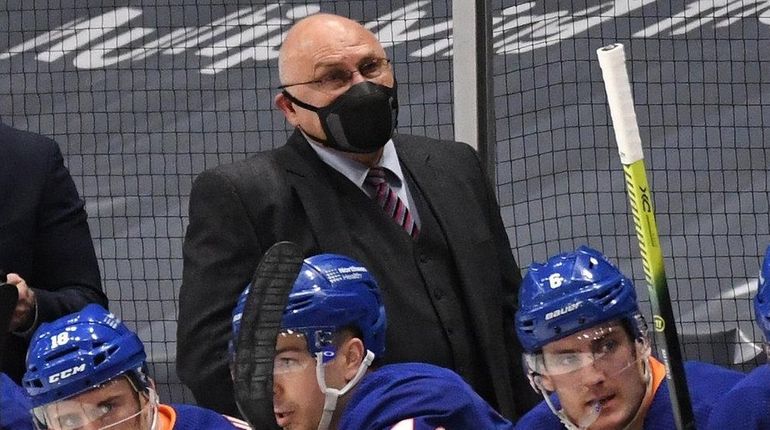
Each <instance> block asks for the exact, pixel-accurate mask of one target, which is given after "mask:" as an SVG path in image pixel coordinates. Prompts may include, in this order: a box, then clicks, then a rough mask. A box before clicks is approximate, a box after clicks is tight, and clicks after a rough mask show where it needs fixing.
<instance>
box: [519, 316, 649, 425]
mask: <svg viewBox="0 0 770 430" xmlns="http://www.w3.org/2000/svg"><path fill="white" fill-rule="evenodd" d="M649 354H650V346H649V341H648V340H647V337H646V335H643V336H640V337H639V338H637V339H632V338H631V336H630V335H629V333H628V331H627V329H626V328H625V327H624V325H623V323H622V322H621V321H611V322H608V323H605V324H601V325H599V326H596V327H592V328H590V329H587V330H583V331H580V332H578V333H575V334H574V335H571V336H568V337H566V338H563V339H559V340H557V341H554V342H551V343H549V344H547V345H546V346H545V347H543V350H542V351H541V352H539V353H536V354H525V356H524V359H525V362H526V364H527V367H528V368H529V372H530V377H531V378H532V381H533V384H534V385H535V386H536V388H538V390H539V391H541V392H542V393H543V396H544V397H545V398H546V401H547V402H548V403H549V407H550V408H551V409H552V410H553V411H554V413H556V414H557V416H559V417H560V418H562V419H564V418H566V415H569V417H570V418H569V421H570V422H571V423H572V424H573V425H575V426H577V427H578V428H587V427H588V426H589V425H590V424H591V423H593V422H594V421H596V420H597V419H598V418H599V415H600V414H601V410H602V405H603V401H604V399H605V398H606V395H605V394H606V393H603V391H602V388H600V387H601V386H602V383H603V382H604V383H606V381H611V380H613V379H616V378H622V379H623V380H629V381H631V380H641V379H636V378H637V377H633V378H630V377H629V378H626V377H627V376H629V375H631V372H635V373H636V375H641V376H640V378H642V379H643V378H648V377H649V375H647V367H646V361H647V358H648V357H649ZM553 391H558V392H560V393H561V392H566V391H568V392H569V395H570V396H573V397H575V398H578V399H580V402H578V404H582V405H583V410H569V411H566V415H565V413H564V412H565V411H562V410H558V411H557V410H556V408H555V406H554V405H553V404H551V402H550V399H549V397H548V394H549V393H551V392H553ZM572 403H573V405H574V402H572ZM573 409H574V406H573Z"/></svg>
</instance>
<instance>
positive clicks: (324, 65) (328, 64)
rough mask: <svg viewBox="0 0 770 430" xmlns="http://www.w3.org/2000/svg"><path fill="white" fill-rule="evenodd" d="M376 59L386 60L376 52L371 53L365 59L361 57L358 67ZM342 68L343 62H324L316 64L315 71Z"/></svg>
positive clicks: (357, 63)
mask: <svg viewBox="0 0 770 430" xmlns="http://www.w3.org/2000/svg"><path fill="white" fill-rule="evenodd" d="M375 58H386V57H380V56H379V55H377V54H375V53H374V52H370V53H368V54H366V55H364V56H363V57H361V59H360V60H359V61H357V62H356V65H358V66H360V65H361V64H363V63H365V62H367V61H369V60H372V59H375ZM341 66H343V62H341V61H327V62H323V61H322V62H320V63H318V64H316V65H315V67H314V69H315V70H318V69H333V68H335V67H341Z"/></svg>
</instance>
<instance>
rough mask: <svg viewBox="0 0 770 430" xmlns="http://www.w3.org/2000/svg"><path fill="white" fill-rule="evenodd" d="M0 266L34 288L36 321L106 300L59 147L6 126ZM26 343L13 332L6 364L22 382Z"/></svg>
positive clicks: (0, 154)
mask: <svg viewBox="0 0 770 430" xmlns="http://www.w3.org/2000/svg"><path fill="white" fill-rule="evenodd" d="M0 269H2V270H4V271H5V272H7V273H18V274H19V275H20V276H21V277H22V278H24V280H25V281H26V282H27V285H29V286H30V287H32V288H33V289H34V291H35V295H36V298H37V311H38V320H37V324H38V325H39V324H40V323H41V322H47V321H52V320H54V319H56V318H58V317H60V316H63V315H66V314H69V313H72V312H76V311H78V310H80V309H81V308H82V307H83V306H85V305H86V304H88V303H99V304H101V305H102V306H107V297H106V296H105V295H104V293H103V292H102V287H101V277H100V275H99V266H98V264H97V262H96V254H95V253H94V246H93V242H92V241H91V233H90V231H89V229H88V222H87V216H86V211H85V208H84V204H83V201H82V200H81V199H80V197H79V196H78V192H77V189H76V188H75V183H74V182H73V181H72V178H71V177H70V174H69V171H67V169H66V168H65V167H64V160H63V158H62V155H61V151H60V150H59V146H58V145H57V144H56V142H54V141H53V140H51V139H48V138H46V137H43V136H40V135H38V134H34V133H29V132H25V131H21V130H16V129H13V128H10V127H8V126H6V125H3V124H0ZM3 280H4V279H3ZM33 329H34V327H33ZM30 334H31V333H30ZM28 345H29V339H28V338H22V337H19V336H16V335H11V336H10V339H9V341H8V345H6V351H5V354H4V356H3V365H2V369H1V370H2V371H3V372H5V373H7V374H8V375H9V376H11V377H12V378H13V379H14V380H16V381H17V382H18V381H19V380H20V378H21V376H22V374H23V369H24V359H25V355H26V353H27V347H28Z"/></svg>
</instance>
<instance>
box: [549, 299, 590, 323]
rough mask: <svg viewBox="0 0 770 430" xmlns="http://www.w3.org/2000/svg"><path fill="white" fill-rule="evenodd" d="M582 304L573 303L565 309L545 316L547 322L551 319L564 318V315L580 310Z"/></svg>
mask: <svg viewBox="0 0 770 430" xmlns="http://www.w3.org/2000/svg"><path fill="white" fill-rule="evenodd" d="M580 305H581V303H573V304H571V305H567V306H564V307H563V308H560V309H556V310H555V311H551V312H548V313H547V314H545V320H546V321H548V320H550V319H553V318H556V317H559V316H562V315H564V314H568V313H570V312H572V311H574V310H575V309H577V308H579V307H580Z"/></svg>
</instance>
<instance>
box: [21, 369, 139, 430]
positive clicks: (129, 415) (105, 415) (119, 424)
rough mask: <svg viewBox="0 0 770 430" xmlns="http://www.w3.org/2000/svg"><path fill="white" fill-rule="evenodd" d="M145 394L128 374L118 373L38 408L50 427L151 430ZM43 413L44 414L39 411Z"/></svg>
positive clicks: (36, 413) (73, 429)
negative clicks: (121, 375) (104, 381)
mask: <svg viewBox="0 0 770 430" xmlns="http://www.w3.org/2000/svg"><path fill="white" fill-rule="evenodd" d="M147 404H148V402H147V400H146V397H145V396H143V395H141V394H139V393H137V392H136V391H135V390H134V388H133V387H132V386H131V384H130V383H129V381H128V379H127V378H126V377H119V378H116V379H113V380H112V381H110V382H108V383H106V384H104V385H102V386H100V387H98V388H94V389H92V390H89V391H87V392H85V393H83V394H79V395H77V396H74V397H72V398H69V399H65V400H61V401H59V402H56V403H52V404H48V405H45V406H42V407H41V408H38V410H36V411H35V415H37V416H39V417H43V418H44V421H45V423H46V424H47V426H48V427H47V428H48V429H51V430H76V429H77V430H96V429H109V430H148V427H149V425H148V422H149V420H148V419H147V416H148V414H149V413H151V411H149V408H147V407H145V405H147ZM40 414H42V415H40Z"/></svg>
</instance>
